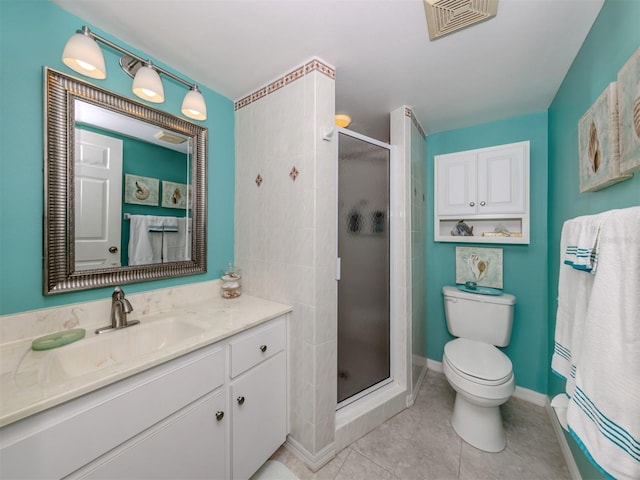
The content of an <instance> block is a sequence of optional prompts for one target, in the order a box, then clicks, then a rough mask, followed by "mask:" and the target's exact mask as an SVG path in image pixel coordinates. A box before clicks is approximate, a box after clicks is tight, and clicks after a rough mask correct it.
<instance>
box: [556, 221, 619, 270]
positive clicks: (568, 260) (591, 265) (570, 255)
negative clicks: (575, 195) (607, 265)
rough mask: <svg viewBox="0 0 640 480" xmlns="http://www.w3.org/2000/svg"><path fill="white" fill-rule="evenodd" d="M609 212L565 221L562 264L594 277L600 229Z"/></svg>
mask: <svg viewBox="0 0 640 480" xmlns="http://www.w3.org/2000/svg"><path fill="white" fill-rule="evenodd" d="M609 213H610V212H604V213H600V214H597V215H587V216H583V217H579V218H574V219H572V220H567V222H565V225H566V227H567V231H566V234H567V238H566V240H567V245H566V246H565V247H564V248H563V249H562V251H561V252H562V254H563V255H564V263H565V264H566V265H570V266H571V267H573V268H575V269H576V270H583V271H586V272H589V273H591V274H592V275H595V273H596V269H597V267H598V251H599V246H600V228H601V226H602V224H603V222H604V221H605V220H606V218H607V216H608V215H609Z"/></svg>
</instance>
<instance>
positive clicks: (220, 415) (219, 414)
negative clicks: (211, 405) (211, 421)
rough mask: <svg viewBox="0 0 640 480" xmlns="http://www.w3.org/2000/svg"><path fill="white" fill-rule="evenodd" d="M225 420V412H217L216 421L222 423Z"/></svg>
mask: <svg viewBox="0 0 640 480" xmlns="http://www.w3.org/2000/svg"><path fill="white" fill-rule="evenodd" d="M223 418H224V412H223V411H221V410H218V411H217V412H216V420H218V421H220V420H222V419H223Z"/></svg>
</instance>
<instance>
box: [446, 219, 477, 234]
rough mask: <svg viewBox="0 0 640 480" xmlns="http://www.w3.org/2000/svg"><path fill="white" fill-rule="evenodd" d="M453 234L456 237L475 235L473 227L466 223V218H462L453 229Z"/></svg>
mask: <svg viewBox="0 0 640 480" xmlns="http://www.w3.org/2000/svg"><path fill="white" fill-rule="evenodd" d="M451 235H453V236H454V237H473V227H470V226H469V225H467V224H466V223H464V220H460V221H459V222H458V223H456V225H455V227H453V230H451Z"/></svg>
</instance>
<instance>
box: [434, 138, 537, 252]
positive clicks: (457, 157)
mask: <svg viewBox="0 0 640 480" xmlns="http://www.w3.org/2000/svg"><path fill="white" fill-rule="evenodd" d="M434 174H435V175H434V176H435V185H434V187H435V206H434V213H435V215H434V219H435V240H436V241H450V242H480V243H482V242H484V243H489V242H490V243H529V142H528V141H527V142H519V143H512V144H507V145H500V146H495V147H489V148H482V149H477V150H468V151H464V152H456V153H450V154H446V155H436V156H435V158H434ZM459 220H464V221H465V223H466V224H467V225H468V226H470V227H471V226H473V228H474V230H473V236H469V237H465V236H454V235H452V234H451V230H453V229H454V227H455V225H456V223H457V222H458V221H459ZM501 226H502V227H505V228H506V229H508V230H509V232H512V233H515V234H517V235H514V236H496V229H498V230H502V229H501V228H500V227H501Z"/></svg>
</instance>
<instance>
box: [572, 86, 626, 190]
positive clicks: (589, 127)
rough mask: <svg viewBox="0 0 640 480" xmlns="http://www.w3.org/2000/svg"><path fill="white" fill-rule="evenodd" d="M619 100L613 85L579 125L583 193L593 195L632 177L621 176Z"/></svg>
mask: <svg viewBox="0 0 640 480" xmlns="http://www.w3.org/2000/svg"><path fill="white" fill-rule="evenodd" d="M617 97H618V95H617V89H616V84H615V82H614V83H611V84H609V86H608V87H607V88H606V89H605V91H604V92H602V94H601V95H600V97H598V99H597V100H596V101H595V103H594V104H593V105H592V106H591V108H589V110H587V112H586V113H585V114H584V115H583V116H582V118H581V119H580V121H579V122H578V154H579V156H580V157H579V163H580V191H581V192H593V191H596V190H600V189H603V188H605V187H608V186H610V185H613V184H614V183H618V182H621V181H622V180H626V179H627V178H630V175H621V174H620V145H619V141H618V101H617Z"/></svg>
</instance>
